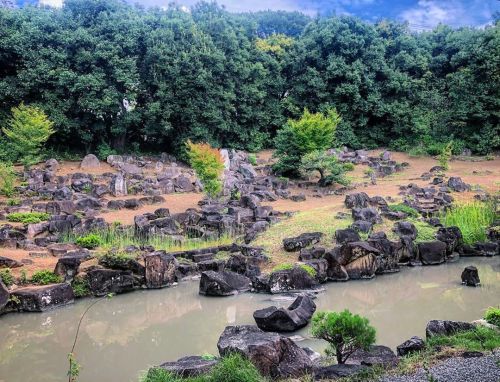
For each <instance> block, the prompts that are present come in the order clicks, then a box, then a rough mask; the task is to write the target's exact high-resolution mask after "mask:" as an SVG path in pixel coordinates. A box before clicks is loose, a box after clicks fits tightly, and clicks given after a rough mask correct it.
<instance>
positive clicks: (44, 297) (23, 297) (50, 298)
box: [12, 283, 74, 312]
mask: <svg viewBox="0 0 500 382" xmlns="http://www.w3.org/2000/svg"><path fill="white" fill-rule="evenodd" d="M12 295H13V296H14V297H15V298H16V301H17V303H16V306H15V307H16V308H17V309H18V310H19V311H23V312H44V311H46V310H49V309H52V308H56V307H59V306H63V305H67V304H71V303H73V301H74V295H73V289H72V288H71V286H70V285H69V284H65V283H63V284H53V285H45V286H33V287H26V288H19V289H16V290H15V291H14V292H12Z"/></svg>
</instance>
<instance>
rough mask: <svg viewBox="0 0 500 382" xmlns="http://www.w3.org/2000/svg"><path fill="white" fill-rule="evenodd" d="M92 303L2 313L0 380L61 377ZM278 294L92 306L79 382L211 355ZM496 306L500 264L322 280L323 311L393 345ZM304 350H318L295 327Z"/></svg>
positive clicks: (156, 298)
mask: <svg viewBox="0 0 500 382" xmlns="http://www.w3.org/2000/svg"><path fill="white" fill-rule="evenodd" d="M467 265H476V266H477V267H478V268H479V275H480V278H481V281H482V283H483V284H482V286H481V287H479V288H470V287H464V286H462V285H460V282H459V281H460V274H461V271H462V270H463V268H464V267H465V266H467ZM92 301H93V300H90V299H85V300H83V301H79V302H78V303H76V304H74V305H72V306H68V307H65V308H61V309H56V310H53V311H50V312H46V313H41V314H37V313H33V314H8V315H4V316H2V317H0V382H30V381H36V382H57V381H67V377H66V370H67V358H66V355H67V353H68V352H69V350H70V349H71V345H72V342H73V338H74V333H75V330H76V326H77V323H78V320H79V318H80V316H81V314H82V312H83V311H84V310H85V308H86V307H87V306H88V304H90V303H91V302H92ZM289 303H290V301H289V300H286V299H284V298H283V297H279V296H269V295H259V294H250V293H248V294H242V295H239V296H233V297H226V298H208V297H202V296H199V295H198V283H197V282H196V281H193V282H183V283H180V284H179V285H178V286H176V287H172V288H167V289H162V290H154V291H140V292H135V293H130V294H126V295H120V296H115V297H113V298H112V299H110V300H104V301H101V302H99V303H98V304H96V305H95V306H94V307H93V308H92V309H91V310H90V311H89V313H88V314H87V316H86V318H85V319H84V321H83V323H82V327H81V331H80V337H79V340H78V344H77V347H76V356H77V358H78V361H79V362H80V364H81V366H82V370H81V374H80V379H79V380H80V382H101V381H103V382H128V381H137V380H138V375H139V374H140V373H141V370H145V369H147V368H148V366H150V365H154V364H158V363H160V362H162V361H167V360H175V359H177V358H179V357H181V356H184V355H190V354H203V353H212V354H217V348H216V343H217V339H218V337H219V334H220V333H221V332H222V330H223V329H224V327H225V326H226V325H231V324H252V323H253V318H252V313H253V311H254V310H256V309H258V308H263V307H266V306H269V305H271V304H274V305H287V304H289ZM499 303H500V258H492V259H474V260H467V259H462V260H460V261H458V262H456V263H451V264H445V265H441V266H435V267H417V268H408V269H407V268H404V269H403V270H402V271H401V272H399V273H395V274H392V275H385V276H381V277H378V278H376V279H374V280H369V281H351V282H347V283H329V284H325V291H324V292H322V293H320V294H319V295H318V298H317V300H316V304H317V305H318V309H320V310H341V309H345V308H347V309H350V310H351V311H353V312H356V313H359V314H362V315H364V316H367V317H368V318H369V319H370V321H371V323H372V324H373V325H374V326H375V327H376V329H377V342H378V343H379V344H385V345H388V346H391V347H392V348H395V347H396V346H397V345H398V344H399V343H401V342H402V341H403V340H405V339H407V338H409V337H410V336H412V335H420V336H423V335H424V332H425V330H424V329H425V324H426V323H427V321H429V320H431V319H454V320H473V319H476V318H479V317H480V316H481V315H482V313H483V310H484V309H485V308H487V307H488V306H491V305H498V304H499ZM295 334H299V335H301V336H303V337H305V340H303V341H302V342H301V343H300V344H301V346H311V347H312V348H314V349H316V350H318V351H321V350H322V349H323V347H324V344H323V343H321V342H319V341H316V340H312V339H310V338H309V337H310V336H309V329H308V328H307V327H306V328H305V329H303V330H301V331H299V332H298V333H295Z"/></svg>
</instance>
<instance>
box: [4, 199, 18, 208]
mask: <svg viewBox="0 0 500 382" xmlns="http://www.w3.org/2000/svg"><path fill="white" fill-rule="evenodd" d="M7 205H8V206H9V207H16V206H20V205H21V200H20V199H15V198H10V199H8V200H7Z"/></svg>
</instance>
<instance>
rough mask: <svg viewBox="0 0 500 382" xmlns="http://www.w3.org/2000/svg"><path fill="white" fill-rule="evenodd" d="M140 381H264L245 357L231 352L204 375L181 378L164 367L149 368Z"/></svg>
mask: <svg viewBox="0 0 500 382" xmlns="http://www.w3.org/2000/svg"><path fill="white" fill-rule="evenodd" d="M141 382H266V379H265V378H263V377H262V376H261V375H260V374H259V371H258V370H257V368H256V367H255V366H254V365H253V364H252V363H251V362H250V361H249V360H248V359H246V358H245V357H243V356H242V355H240V354H237V353H233V354H229V355H227V356H225V357H224V358H222V359H221V360H220V362H219V363H217V365H216V366H215V367H214V368H213V369H212V370H211V371H210V373H208V374H205V375H200V376H198V377H191V378H182V377H179V376H176V375H174V374H172V373H170V372H168V371H166V370H165V369H162V368H159V367H156V368H151V369H149V371H148V372H147V373H146V374H145V375H144V376H143V377H142V378H141Z"/></svg>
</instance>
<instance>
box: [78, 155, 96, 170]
mask: <svg viewBox="0 0 500 382" xmlns="http://www.w3.org/2000/svg"><path fill="white" fill-rule="evenodd" d="M99 167H101V163H100V162H99V159H97V157H96V156H95V155H94V154H88V155H85V157H84V158H83V159H82V162H81V163H80V168H82V169H93V168H99Z"/></svg>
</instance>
